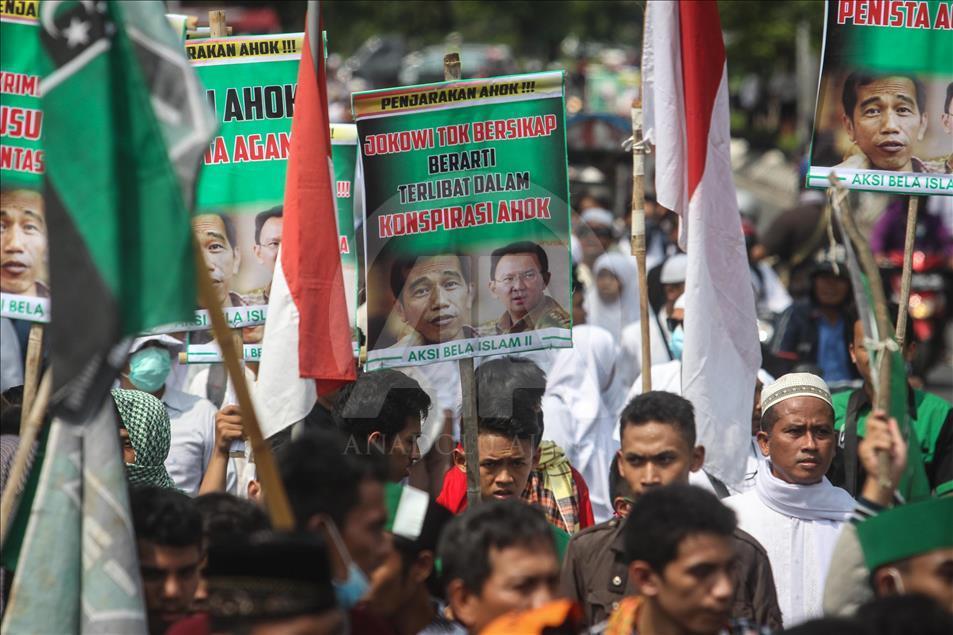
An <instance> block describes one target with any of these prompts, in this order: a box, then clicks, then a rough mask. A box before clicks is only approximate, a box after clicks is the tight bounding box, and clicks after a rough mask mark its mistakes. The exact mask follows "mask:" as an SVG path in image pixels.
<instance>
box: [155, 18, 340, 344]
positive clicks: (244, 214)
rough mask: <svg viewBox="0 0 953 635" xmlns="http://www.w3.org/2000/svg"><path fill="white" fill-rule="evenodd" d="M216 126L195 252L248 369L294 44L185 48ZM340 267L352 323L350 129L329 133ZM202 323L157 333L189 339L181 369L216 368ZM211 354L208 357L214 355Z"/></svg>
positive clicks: (274, 38)
mask: <svg viewBox="0 0 953 635" xmlns="http://www.w3.org/2000/svg"><path fill="white" fill-rule="evenodd" d="M185 47H186V51H187V53H188V55H189V59H191V60H192V64H193V66H194V67H195V68H196V71H197V72H198V75H199V78H200V79H201V80H202V82H203V83H204V85H205V87H206V95H207V98H208V101H209V104H211V105H212V107H213V108H214V110H215V114H216V116H217V118H218V120H219V126H220V127H219V134H218V136H216V137H215V138H214V139H213V140H212V143H211V144H210V145H209V149H208V152H206V154H205V159H204V162H203V165H202V173H201V176H200V178H199V185H198V192H197V194H196V214H195V217H194V218H193V228H194V230H195V234H196V238H197V239H198V241H199V244H200V245H201V246H202V247H203V254H204V255H205V260H206V263H207V264H208V266H209V270H210V272H211V274H212V280H213V282H214V283H215V285H216V288H217V289H218V291H219V294H220V299H221V301H222V304H223V306H224V308H225V315H226V319H227V320H228V322H229V325H230V326H232V328H242V329H243V331H242V339H243V341H244V342H245V345H246V346H245V347H246V360H248V361H256V360H257V359H258V354H253V353H249V351H253V352H254V351H257V352H259V353H260V346H259V344H260V342H261V338H262V336H263V334H264V328H263V327H262V326H261V325H262V324H264V322H265V319H266V317H267V313H268V298H269V292H270V290H271V279H272V277H273V274H274V269H275V263H276V260H277V257H278V247H279V245H280V244H281V231H282V218H283V213H282V205H283V202H284V192H285V170H286V168H287V163H288V152H289V150H290V147H291V121H292V117H293V116H294V98H295V92H296V84H297V81H298V60H299V59H300V56H301V47H302V34H300V33H293V34H277V35H262V36H241V37H229V38H220V39H213V40H196V41H189V42H186V45H185ZM332 143H333V146H332V154H333V160H334V172H335V175H336V176H335V178H336V180H337V204H338V219H339V226H340V247H341V260H342V263H343V264H344V275H345V280H346V281H348V280H349V281H350V282H351V284H349V285H347V289H348V294H347V301H348V309H349V314H350V316H351V320H352V322H354V314H355V311H356V305H357V302H356V295H357V263H356V252H355V250H354V209H353V197H352V193H353V190H354V187H353V181H354V174H355V164H356V162H357V145H356V143H357V133H356V129H355V126H354V125H353V124H350V125H347V124H341V125H339V124H335V125H334V126H332ZM208 327H209V321H208V315H207V312H206V311H204V310H200V311H197V312H196V315H195V320H193V321H192V322H189V323H186V324H176V325H167V326H166V327H163V328H162V329H161V330H163V331H176V330H184V331H191V333H190V335H189V343H190V345H189V348H188V355H187V360H188V361H189V362H209V361H221V358H220V356H219V355H218V353H215V354H214V355H212V354H211V353H210V349H208V348H207V346H208V345H209V340H210V334H209V333H208V332H205V329H207V328H208ZM215 350H217V348H216V349H215Z"/></svg>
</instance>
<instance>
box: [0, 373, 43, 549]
mask: <svg viewBox="0 0 953 635" xmlns="http://www.w3.org/2000/svg"><path fill="white" fill-rule="evenodd" d="M52 387H53V375H52V373H50V369H49V368H47V369H46V372H45V373H43V379H42V380H41V381H40V386H39V388H38V389H37V391H36V398H35V399H34V400H33V404H32V406H31V407H30V411H29V414H28V415H27V416H26V417H25V418H23V419H21V423H20V444H19V445H18V446H17V452H16V454H15V455H14V457H13V464H12V465H11V466H10V475H9V476H8V477H7V485H6V487H4V488H3V495H2V499H0V545H2V544H4V543H5V542H6V540H7V533H8V532H9V530H10V521H11V520H13V513H14V512H15V511H16V508H17V503H18V502H19V500H20V497H19V496H18V494H19V492H17V489H18V488H19V487H20V485H21V483H23V481H24V480H25V479H26V476H27V471H28V470H29V467H30V455H31V454H32V453H33V446H34V444H35V443H36V439H37V437H38V436H39V434H40V430H41V429H42V428H43V417H44V415H45V414H46V407H47V405H49V403H50V392H51V390H52ZM24 412H26V411H24Z"/></svg>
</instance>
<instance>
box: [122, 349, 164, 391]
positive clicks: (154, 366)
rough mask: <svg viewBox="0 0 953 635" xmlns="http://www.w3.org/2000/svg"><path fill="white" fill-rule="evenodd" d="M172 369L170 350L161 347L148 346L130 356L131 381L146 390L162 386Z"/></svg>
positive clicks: (153, 389)
mask: <svg viewBox="0 0 953 635" xmlns="http://www.w3.org/2000/svg"><path fill="white" fill-rule="evenodd" d="M171 370H172V360H171V358H170V356H169V351H167V350H166V349H164V348H161V347H157V346H147V347H145V348H143V349H141V350H138V351H136V352H135V353H133V354H132V356H131V357H130V358H129V381H131V382H132V385H133V386H135V387H136V388H138V389H139V390H144V391H145V392H155V391H157V390H159V389H160V388H162V386H163V384H165V379H166V377H168V376H169V372H170V371H171Z"/></svg>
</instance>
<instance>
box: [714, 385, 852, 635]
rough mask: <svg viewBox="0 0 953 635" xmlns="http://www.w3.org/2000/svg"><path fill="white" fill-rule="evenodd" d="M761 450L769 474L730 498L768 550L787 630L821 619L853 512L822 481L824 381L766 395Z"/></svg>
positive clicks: (828, 409)
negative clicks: (827, 583)
mask: <svg viewBox="0 0 953 635" xmlns="http://www.w3.org/2000/svg"><path fill="white" fill-rule="evenodd" d="M757 440H758V446H759V447H760V449H761V453H762V454H763V455H764V456H765V457H766V459H767V467H768V469H761V470H758V473H757V475H756V476H755V486H754V488H753V489H751V490H749V491H747V492H745V493H743V494H738V495H735V496H731V497H729V498H727V499H725V504H726V505H728V506H729V507H731V508H732V509H734V510H735V512H736V513H737V514H738V525H739V527H741V529H743V530H744V531H747V532H748V533H750V534H751V535H753V536H754V537H755V538H757V539H758V540H759V541H760V542H761V544H762V545H764V548H765V549H766V550H767V552H768V558H769V559H770V560H771V568H772V569H773V571H774V582H775V585H776V586H777V589H778V600H779V602H780V604H781V612H782V614H783V617H784V625H785V627H790V626H793V625H795V624H798V623H800V622H804V621H806V620H808V619H811V618H812V617H814V616H817V615H820V614H821V612H822V611H821V601H822V597H823V591H824V580H825V578H826V577H827V569H828V565H829V564H830V561H831V554H832V551H833V548H834V544H835V542H836V540H837V535H838V533H839V531H840V528H841V526H842V525H843V524H844V522H845V521H847V520H848V518H849V517H850V514H851V512H852V510H853V508H854V500H853V498H851V496H850V494H848V493H847V492H846V491H844V490H842V489H840V488H839V487H834V486H833V485H831V483H830V481H828V480H827V478H826V477H825V476H824V474H825V473H826V472H827V469H828V467H830V464H831V460H832V459H833V457H834V444H835V439H834V408H833V406H832V405H831V393H830V389H829V388H828V387H827V384H826V383H824V380H823V379H821V378H820V377H818V376H817V375H812V374H810V373H789V374H787V375H784V376H782V377H780V378H779V379H778V380H777V381H776V382H774V383H772V384H769V385H767V386H765V387H764V389H763V390H762V392H761V430H760V431H759V432H758V434H757Z"/></svg>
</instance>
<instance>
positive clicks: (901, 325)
mask: <svg viewBox="0 0 953 635" xmlns="http://www.w3.org/2000/svg"><path fill="white" fill-rule="evenodd" d="M919 208H920V197H919V196H911V197H910V201H909V203H908V204H907V235H906V236H905V237H904V242H903V273H902V274H901V276H900V307H899V310H898V311H897V328H896V332H895V337H896V339H897V344H899V345H900V346H901V347H902V346H903V341H904V340H905V339H906V336H907V309H908V308H909V306H910V278H911V277H912V276H913V243H914V239H915V238H916V231H917V212H918V211H919Z"/></svg>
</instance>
